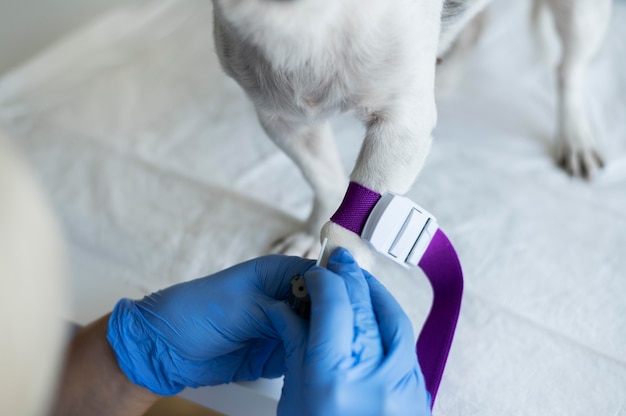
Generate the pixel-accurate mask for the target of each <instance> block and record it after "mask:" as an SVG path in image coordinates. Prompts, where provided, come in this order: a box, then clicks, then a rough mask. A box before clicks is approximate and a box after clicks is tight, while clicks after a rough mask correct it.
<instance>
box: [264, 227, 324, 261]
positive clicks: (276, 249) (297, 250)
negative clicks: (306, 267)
mask: <svg viewBox="0 0 626 416" xmlns="http://www.w3.org/2000/svg"><path fill="white" fill-rule="evenodd" d="M320 249H321V244H320V242H319V237H317V236H313V235H311V234H309V233H307V232H304V231H300V232H297V233H295V234H290V235H287V236H285V237H282V238H280V239H278V240H276V241H275V242H274V243H273V244H272V246H271V247H270V252H271V253H277V254H285V255H287V256H300V257H306V258H310V259H316V258H317V256H318V255H319V252H320Z"/></svg>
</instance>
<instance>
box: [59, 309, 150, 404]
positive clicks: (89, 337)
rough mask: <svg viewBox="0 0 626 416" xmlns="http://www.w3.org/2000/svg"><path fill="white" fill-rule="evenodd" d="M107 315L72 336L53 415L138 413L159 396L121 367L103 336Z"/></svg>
mask: <svg viewBox="0 0 626 416" xmlns="http://www.w3.org/2000/svg"><path fill="white" fill-rule="evenodd" d="M108 318H109V317H108V316H104V317H102V318H100V319H99V320H97V321H95V322H93V323H91V324H90V325H88V326H86V327H84V328H83V329H82V330H81V331H80V332H79V333H78V334H77V335H76V336H75V337H74V338H73V339H72V341H71V343H70V345H69V349H68V355H67V358H66V362H65V366H64V371H63V376H62V380H61V383H60V388H59V391H58V394H57V398H56V401H55V404H54V406H53V409H52V412H51V414H52V415H59V416H60V415H62V416H74V415H76V416H82V415H85V414H106V415H111V416H118V415H119V416H122V415H125V416H129V415H140V414H143V413H144V412H145V411H146V410H147V409H148V408H149V407H150V406H152V404H154V402H156V401H157V400H158V399H159V398H160V396H159V395H156V394H154V393H152V392H150V391H149V390H147V389H145V388H143V387H141V386H138V385H136V384H134V383H132V382H131V381H130V380H129V379H128V377H127V376H126V375H125V374H124V373H123V372H122V371H121V369H120V367H119V366H118V363H117V361H116V358H115V355H114V353H113V350H112V349H111V346H110V345H109V342H108V341H107V339H106V333H107V322H108Z"/></svg>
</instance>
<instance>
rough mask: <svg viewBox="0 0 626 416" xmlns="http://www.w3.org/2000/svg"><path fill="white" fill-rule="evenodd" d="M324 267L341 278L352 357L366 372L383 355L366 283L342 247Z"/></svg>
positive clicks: (373, 367)
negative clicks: (349, 308)
mask: <svg viewBox="0 0 626 416" xmlns="http://www.w3.org/2000/svg"><path fill="white" fill-rule="evenodd" d="M327 267H328V269H329V270H330V271H332V272H334V273H336V274H338V275H340V276H341V277H342V278H343V279H344V283H345V285H346V290H347V292H348V297H349V298H350V303H351V305H352V310H353V313H354V323H353V325H354V339H353V340H352V358H353V360H354V362H355V363H358V364H359V366H358V367H359V371H362V372H363V373H368V372H370V371H372V370H374V369H375V368H376V367H378V364H379V363H380V362H381V361H382V359H383V355H384V354H383V347H382V344H381V339H380V333H379V330H378V322H377V321H376V315H375V314H374V309H373V307H372V301H371V299H370V289H369V286H368V284H367V281H366V280H365V277H364V275H363V271H362V270H361V268H360V267H359V265H358V264H357V263H356V261H355V260H354V258H353V257H352V255H351V254H350V253H349V252H348V250H346V249H344V248H338V249H336V250H335V251H333V253H332V254H331V255H330V257H329V258H328V266H327Z"/></svg>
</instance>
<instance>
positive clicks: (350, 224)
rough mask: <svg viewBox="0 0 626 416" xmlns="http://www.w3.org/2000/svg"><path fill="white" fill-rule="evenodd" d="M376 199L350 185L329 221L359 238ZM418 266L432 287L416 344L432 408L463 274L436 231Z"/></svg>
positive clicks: (458, 307) (375, 195)
mask: <svg viewBox="0 0 626 416" xmlns="http://www.w3.org/2000/svg"><path fill="white" fill-rule="evenodd" d="M380 197H381V195H380V194H379V193H377V192H374V191H372V190H371V189H368V188H366V187H364V186H361V185H359V184H358V183H355V182H350V185H349V186H348V190H347V192H346V196H345V197H344V199H343V202H342V203H341V205H340V206H339V209H338V210H337V212H336V213H335V214H334V215H333V216H332V218H331V221H333V222H334V223H337V224H339V225H341V226H342V227H344V228H347V229H348V230H350V231H352V232H354V233H356V234H358V235H361V233H362V231H363V227H364V226H365V223H366V221H367V218H368V217H369V215H370V212H371V211H372V209H373V208H374V206H375V205H376V203H377V202H378V200H379V199H380ZM419 266H420V268H421V269H422V270H423V271H424V274H426V277H427V278H428V280H429V281H430V284H431V286H432V288H433V304H432V307H431V309H430V313H429V314H428V317H427V318H426V322H425V323H424V327H423V328H422V331H421V333H420V335H419V338H418V340H417V345H416V352H417V353H418V358H419V362H420V367H421V368H422V373H423V374H424V379H425V381H426V388H427V389H428V392H429V393H430V395H431V398H432V401H431V407H432V406H433V405H434V404H435V398H436V397H437V390H438V389H439V384H440V382H441V377H442V376H443V370H444V368H445V365H446V360H447V359H448V353H449V352H450V347H451V346H452V339H453V337H454V331H455V329H456V323H457V320H458V317H459V313H460V311H461V300H462V297H463V271H462V269H461V264H460V262H459V258H458V256H457V254H456V252H455V251H454V247H452V244H451V243H450V240H448V237H446V235H445V234H444V233H443V231H441V230H440V229H438V230H437V232H435V235H434V236H433V239H432V240H431V242H430V244H429V245H428V248H427V249H426V252H425V253H424V255H423V256H422V259H421V260H420V262H419Z"/></svg>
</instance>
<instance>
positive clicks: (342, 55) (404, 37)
mask: <svg viewBox="0 0 626 416" xmlns="http://www.w3.org/2000/svg"><path fill="white" fill-rule="evenodd" d="M535 1H536V2H538V3H537V4H538V5H544V6H547V8H548V9H549V10H550V11H551V12H552V15H553V16H554V21H555V27H556V29H557V32H558V35H559V37H560V39H561V43H562V46H563V54H562V58H561V63H560V65H559V68H558V80H559V138H558V153H557V161H558V162H559V163H560V164H561V165H562V166H563V167H564V168H565V169H566V170H567V171H568V172H569V173H570V174H572V175H576V176H583V177H587V176H589V175H590V174H591V173H592V172H593V171H594V170H596V169H598V168H600V167H601V166H602V161H601V159H600V158H599V156H598V153H597V151H596V145H595V141H594V139H593V135H592V133H591V130H590V128H589V123H588V121H587V115H586V110H585V108H584V105H585V98H584V94H583V89H584V88H583V86H584V78H585V72H586V69H587V66H588V64H589V61H590V59H591V57H592V56H593V54H594V52H595V51H596V50H597V49H598V47H599V46H600V44H601V41H602V39H603V36H604V34H605V32H606V29H607V26H608V22H609V18H610V10H611V0H535ZM488 2H489V1H488V0H213V4H214V24H215V26H214V27H215V29H214V30H215V42H216V47H217V53H218V56H219V58H220V61H221V63H222V66H223V67H224V69H225V71H226V72H227V73H228V74H229V75H230V76H231V77H233V78H234V79H235V80H236V81H237V82H238V83H239V84H240V85H241V86H242V88H243V89H244V90H245V92H246V93H247V94H248V96H249V97H250V99H251V100H252V101H253V103H254V104H255V106H256V109H257V113H258V117H259V120H260V122H261V124H262V126H263V127H264V129H265V131H266V132H267V134H268V136H269V137H270V138H271V139H272V140H273V141H274V142H275V143H276V144H277V145H278V146H279V147H280V148H282V149H283V150H284V151H285V153H287V155H289V156H290V157H291V158H292V159H293V160H294V162H295V163H296V164H297V165H298V166H299V167H300V169H301V171H302V173H303V174H304V177H305V178H306V179H307V180H308V182H309V183H310V185H311V186H312V188H313V190H314V192H315V200H314V204H313V209H312V212H311V215H310V217H309V219H308V222H307V228H306V230H305V231H304V232H302V233H299V234H296V235H293V236H290V237H288V238H286V239H285V240H283V241H282V242H281V244H280V250H281V251H282V252H285V253H293V254H300V255H309V256H312V255H314V254H316V253H315V251H316V250H317V247H319V243H318V238H317V236H318V232H319V230H320V229H322V236H323V237H329V246H328V250H327V252H328V251H330V250H332V248H333V247H335V246H338V245H341V246H347V247H349V248H350V249H351V250H352V251H353V253H354V254H355V256H356V257H357V260H359V261H360V262H361V263H362V265H363V266H364V267H367V266H368V265H369V264H370V260H371V258H372V257H371V255H370V254H369V250H368V249H367V248H366V246H365V244H364V243H363V242H362V241H361V240H360V238H359V237H358V236H356V235H355V234H354V233H352V232H350V231H348V230H345V229H343V228H341V227H340V226H338V225H337V224H334V223H332V222H327V220H328V218H329V217H330V215H331V214H332V213H333V212H334V210H335V209H336V208H337V206H338V204H339V202H340V201H341V197H342V195H343V193H344V192H345V189H346V185H347V180H346V177H345V174H344V171H343V168H342V166H341V163H340V160H339V156H338V153H337V150H336V147H335V144H334V142H333V138H332V133H331V130H330V127H329V123H328V119H329V118H331V117H333V116H335V115H338V114H340V113H344V112H348V111H352V112H353V113H354V114H356V115H357V116H358V117H359V118H360V119H361V120H363V122H364V123H365V126H366V135H365V139H364V142H363V145H362V147H361V151H360V154H359V157H358V160H357V162H356V166H355V168H354V170H353V171H352V173H351V175H350V179H351V180H352V181H355V182H357V183H359V184H361V185H363V186H365V187H367V188H369V189H372V190H374V191H376V192H378V193H381V194H382V193H385V192H393V193H396V194H404V193H405V192H407V191H408V190H409V188H410V186H411V185H412V184H413V182H414V180H415V178H416V176H417V174H418V173H419V171H420V169H421V167H422V165H423V163H424V160H425V158H426V156H427V155H428V152H429V149H430V145H431V132H432V130H433V128H434V126H435V123H436V121H437V109H436V106H435V88H434V85H435V67H436V61H437V58H438V57H444V58H445V56H446V53H452V52H453V51H454V45H455V40H456V39H457V38H459V35H460V34H461V32H462V31H463V30H464V28H466V27H467V26H468V24H469V23H470V22H471V21H472V19H473V18H474V17H476V16H477V15H478V14H479V13H480V12H481V11H482V10H483V9H484V8H485V6H486V5H487V4H488ZM314 236H315V237H314Z"/></svg>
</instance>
